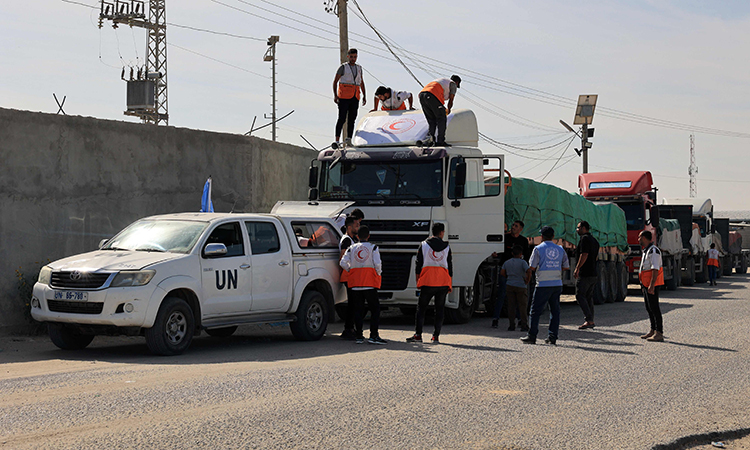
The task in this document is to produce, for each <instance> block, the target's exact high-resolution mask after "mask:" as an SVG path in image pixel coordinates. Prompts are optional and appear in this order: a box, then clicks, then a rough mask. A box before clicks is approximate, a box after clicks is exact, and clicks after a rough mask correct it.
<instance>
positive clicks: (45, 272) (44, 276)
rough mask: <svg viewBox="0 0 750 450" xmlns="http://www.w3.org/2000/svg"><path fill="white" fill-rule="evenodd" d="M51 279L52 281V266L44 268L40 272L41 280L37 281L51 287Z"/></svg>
mask: <svg viewBox="0 0 750 450" xmlns="http://www.w3.org/2000/svg"><path fill="white" fill-rule="evenodd" d="M51 279H52V268H51V267H50V266H44V267H42V270H40V271H39V280H37V281H38V282H39V283H41V284H47V285H49V282H50V280H51Z"/></svg>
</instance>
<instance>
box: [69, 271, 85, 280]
mask: <svg viewBox="0 0 750 450" xmlns="http://www.w3.org/2000/svg"><path fill="white" fill-rule="evenodd" d="M82 276H83V274H82V273H81V272H79V271H77V270H75V271H73V272H70V279H71V280H73V281H78V280H80V279H81V277H82Z"/></svg>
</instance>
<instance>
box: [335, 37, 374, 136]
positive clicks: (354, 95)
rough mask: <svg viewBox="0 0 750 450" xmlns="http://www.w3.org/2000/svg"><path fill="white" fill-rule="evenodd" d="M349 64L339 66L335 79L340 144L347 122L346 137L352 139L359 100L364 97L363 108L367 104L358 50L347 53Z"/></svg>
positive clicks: (337, 130)
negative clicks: (358, 60) (358, 61)
mask: <svg viewBox="0 0 750 450" xmlns="http://www.w3.org/2000/svg"><path fill="white" fill-rule="evenodd" d="M347 57H348V58H349V62H347V63H344V64H342V65H341V66H339V69H338V70H337V71H336V77H334V79H333V102H334V103H336V104H337V105H339V118H338V121H337V122H336V142H339V138H340V137H341V130H342V129H343V128H344V122H347V120H348V122H347V127H346V136H347V139H351V138H352V134H354V125H355V122H356V120H357V109H359V98H360V96H361V97H362V106H365V103H367V94H366V93H365V80H364V79H363V78H362V66H360V65H359V64H357V49H356V48H352V49H349V52H348V53H347ZM360 91H361V92H360Z"/></svg>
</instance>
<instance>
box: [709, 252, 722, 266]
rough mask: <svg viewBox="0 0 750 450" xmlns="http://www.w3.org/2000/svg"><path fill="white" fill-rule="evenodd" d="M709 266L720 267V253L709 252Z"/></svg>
mask: <svg viewBox="0 0 750 450" xmlns="http://www.w3.org/2000/svg"><path fill="white" fill-rule="evenodd" d="M708 265H709V266H716V267H719V251H718V250H716V249H711V250H709V251H708Z"/></svg>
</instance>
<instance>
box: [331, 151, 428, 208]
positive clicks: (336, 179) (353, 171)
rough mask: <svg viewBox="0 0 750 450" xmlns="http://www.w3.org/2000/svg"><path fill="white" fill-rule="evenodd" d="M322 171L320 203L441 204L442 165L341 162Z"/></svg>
mask: <svg viewBox="0 0 750 450" xmlns="http://www.w3.org/2000/svg"><path fill="white" fill-rule="evenodd" d="M331 165H332V163H331V162H328V161H327V162H325V163H324V164H323V167H322V169H323V170H322V180H323V181H322V183H321V190H320V199H321V200H354V201H356V202H360V203H365V204H373V203H378V204H392V205H393V204H395V205H400V204H410V205H415V204H416V205H430V206H439V205H442V204H443V161H442V160H432V161H413V162H406V161H405V162H393V161H341V162H339V163H337V164H335V165H333V167H331Z"/></svg>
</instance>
